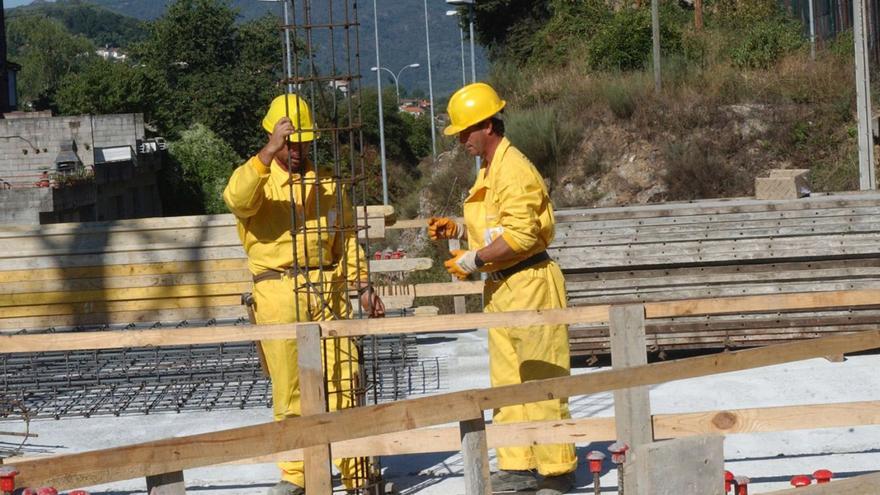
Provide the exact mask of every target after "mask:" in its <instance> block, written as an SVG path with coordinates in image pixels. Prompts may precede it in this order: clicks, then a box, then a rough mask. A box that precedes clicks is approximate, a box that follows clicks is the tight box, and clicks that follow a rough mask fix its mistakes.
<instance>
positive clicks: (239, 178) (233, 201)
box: [223, 117, 293, 218]
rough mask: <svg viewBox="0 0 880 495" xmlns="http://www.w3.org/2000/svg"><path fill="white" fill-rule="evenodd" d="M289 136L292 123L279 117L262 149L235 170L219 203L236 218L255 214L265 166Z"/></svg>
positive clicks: (257, 208) (266, 177) (267, 168)
mask: <svg viewBox="0 0 880 495" xmlns="http://www.w3.org/2000/svg"><path fill="white" fill-rule="evenodd" d="M291 134H293V123H292V122H291V121H290V118H288V117H281V118H280V119H278V122H276V123H275V127H274V128H273V130H272V134H270V135H269V140H268V142H267V143H266V145H265V146H263V148H262V149H261V150H260V152H259V153H257V155H256V156H254V157H251V159H250V160H248V161H247V162H245V164H244V165H242V166H240V167H238V168H237V169H235V172H233V174H232V177H230V178H229V184H227V185H226V189H225V190H224V191H223V201H225V202H226V206H228V207H229V209H230V210H231V211H232V213H234V214H235V216H237V217H238V218H248V217H252V216H254V215H256V213H257V211H258V210H259V209H260V205H261V204H263V197H264V195H263V186H264V185H265V184H266V181H267V180H268V179H269V167H271V166H272V161H273V160H274V159H275V154H276V153H278V152H279V151H281V149H282V148H284V147H285V146H287V139H288V136H290V135H291Z"/></svg>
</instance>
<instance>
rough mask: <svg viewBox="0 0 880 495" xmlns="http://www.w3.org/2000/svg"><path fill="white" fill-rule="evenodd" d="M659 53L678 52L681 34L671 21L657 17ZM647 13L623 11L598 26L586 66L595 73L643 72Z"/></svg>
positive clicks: (648, 23) (648, 45)
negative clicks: (595, 71)
mask: <svg viewBox="0 0 880 495" xmlns="http://www.w3.org/2000/svg"><path fill="white" fill-rule="evenodd" d="M660 49H661V53H664V54H668V53H676V52H679V51H681V32H680V31H679V29H678V26H676V25H675V23H674V21H673V20H671V19H669V18H667V17H665V16H662V15H661V16H660ZM651 50H652V36H651V13H650V12H649V11H647V10H636V9H631V8H630V9H624V10H621V11H619V12H617V13H615V14H614V16H613V17H612V18H611V20H610V21H609V22H608V23H607V24H605V25H604V26H602V28H601V29H600V30H599V32H597V33H596V36H594V37H593V40H592V41H591V42H590V48H589V64H590V67H591V68H593V69H596V70H624V71H626V70H637V69H644V68H645V67H646V66H647V62H648V61H649V60H650V59H651Z"/></svg>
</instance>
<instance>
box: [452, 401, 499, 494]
mask: <svg viewBox="0 0 880 495" xmlns="http://www.w3.org/2000/svg"><path fill="white" fill-rule="evenodd" d="M459 431H460V432H461V457H462V463H463V464H464V493H465V495H492V486H491V484H490V483H489V446H488V444H487V443H486V422H485V420H483V417H482V416H480V417H479V418H474V419H469V420H465V421H461V422H460V423H459Z"/></svg>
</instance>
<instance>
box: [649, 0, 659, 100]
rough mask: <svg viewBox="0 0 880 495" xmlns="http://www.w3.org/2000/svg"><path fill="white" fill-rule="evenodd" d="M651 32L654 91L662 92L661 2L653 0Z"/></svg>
mask: <svg viewBox="0 0 880 495" xmlns="http://www.w3.org/2000/svg"><path fill="white" fill-rule="evenodd" d="M651 33H652V38H653V40H654V91H656V92H658V93H659V92H660V2H659V1H658V0H651Z"/></svg>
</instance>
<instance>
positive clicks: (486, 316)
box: [0, 299, 608, 352]
mask: <svg viewBox="0 0 880 495" xmlns="http://www.w3.org/2000/svg"><path fill="white" fill-rule="evenodd" d="M176 301H178V302H180V301H186V299H177V300H176ZM607 319H608V307H607V306H582V307H578V308H568V309H551V310H538V311H514V312H507V313H481V314H476V313H475V314H466V315H461V316H459V317H457V318H449V317H448V316H445V315H440V316H416V317H410V318H377V319H370V320H333V321H326V322H322V323H321V327H322V330H323V332H324V334H325V336H329V337H355V336H360V335H388V334H400V333H432V332H447V331H454V330H471V329H474V328H489V327H497V326H510V324H511V322H515V324H516V325H522V326H533V325H557V324H565V323H573V322H589V321H606V320H607ZM298 325H300V324H297V323H285V324H275V325H256V326H241V327H195V328H178V329H174V330H162V329H159V330H126V331H101V332H76V333H53V334H42V335H40V334H34V335H3V336H0V349H3V351H4V352H40V351H61V350H77V349H80V350H84V349H114V348H122V347H143V346H151V345H154V346H165V345H189V344H215V343H221V342H242V341H249V340H264V339H283V338H291V336H293V335H295V332H296V327H297V326H298Z"/></svg>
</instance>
